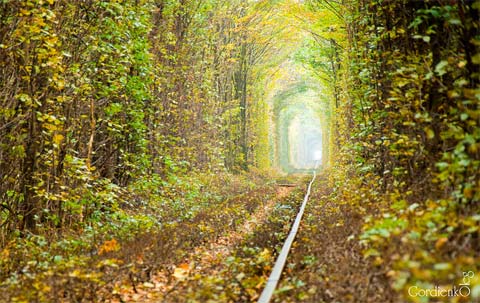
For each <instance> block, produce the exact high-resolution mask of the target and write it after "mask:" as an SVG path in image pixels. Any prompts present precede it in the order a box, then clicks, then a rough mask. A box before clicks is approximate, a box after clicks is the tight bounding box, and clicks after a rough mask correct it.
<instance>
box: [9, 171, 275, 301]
mask: <svg viewBox="0 0 480 303" xmlns="http://www.w3.org/2000/svg"><path fill="white" fill-rule="evenodd" d="M272 177H273V175H269V174H267V175H265V174H263V175H261V174H258V173H257V174H254V173H251V174H249V175H243V176H240V175H239V176H232V175H227V174H225V175H221V176H220V175H206V174H198V175H196V176H193V175H190V176H188V177H184V178H178V179H176V180H175V182H174V183H170V184H168V185H167V184H164V185H163V186H159V187H156V186H155V187H154V188H155V190H154V192H151V193H149V192H148V191H146V190H145V191H143V194H142V195H141V196H136V199H133V197H130V198H132V200H130V201H128V200H126V198H125V197H128V195H125V193H123V195H122V196H120V195H119V196H118V197H115V201H116V203H118V205H115V206H111V207H112V208H111V209H105V210H104V211H103V212H102V214H101V215H99V218H97V220H95V221H90V222H85V223H84V224H82V223H78V224H79V227H78V228H77V230H76V232H74V233H72V232H70V233H64V234H62V235H61V236H60V235H59V234H56V235H34V234H27V235H25V236H24V237H19V238H17V239H15V240H12V241H10V242H8V243H7V244H6V245H5V248H4V249H3V250H2V258H1V261H0V269H1V270H0V272H1V276H0V280H1V282H0V289H1V290H2V298H1V299H0V301H1V302H91V301H104V300H105V299H107V298H111V297H112V296H115V295H114V294H115V293H118V290H119V289H120V287H121V286H123V285H128V286H129V287H133V288H135V285H136V284H137V285H138V284H141V283H143V282H145V281H149V280H150V278H151V276H152V275H153V274H154V273H155V272H157V271H159V270H165V269H167V270H168V269H169V268H172V266H173V264H175V263H178V262H179V261H180V260H181V259H182V258H183V257H184V256H185V255H186V254H187V253H188V252H190V251H192V250H193V248H194V247H195V246H198V245H200V244H202V243H204V242H206V241H213V240H214V239H215V238H216V237H219V236H220V235H223V234H224V233H226V232H228V231H229V230H232V229H234V228H235V226H236V225H237V224H239V223H240V222H243V221H244V220H245V219H246V218H247V217H248V216H249V214H251V213H252V212H254V211H255V209H256V208H257V207H258V206H259V205H262V203H263V201H264V199H268V198H269V197H270V196H271V195H273V194H274V193H275V188H274V186H273V184H272V183H271V180H272ZM132 201H137V202H132ZM107 207H108V206H105V208H107Z"/></svg>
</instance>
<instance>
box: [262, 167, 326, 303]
mask: <svg viewBox="0 0 480 303" xmlns="http://www.w3.org/2000/svg"><path fill="white" fill-rule="evenodd" d="M316 177H317V173H316V171H315V170H314V171H313V176H312V180H311V181H310V183H308V187H307V192H306V194H305V197H304V198H303V203H302V205H301V207H300V210H299V211H298V213H297V217H296V218H295V222H294V223H293V226H292V228H291V229H290V233H289V234H288V237H287V239H286V240H285V243H284V244H283V247H282V250H281V251H280V254H279V255H278V257H277V260H276V261H275V265H274V266H273V269H272V272H271V273H270V276H269V277H268V280H267V283H266V285H265V288H264V289H263V291H262V294H261V295H260V297H259V299H258V303H269V302H270V300H271V299H272V297H273V293H274V291H275V289H276V288H277V284H278V281H280V277H281V275H282V271H283V268H284V267H285V263H286V261H287V257H288V253H289V252H290V248H291V247H292V244H293V241H294V240H295V237H296V235H297V232H298V228H299V227H300V222H301V220H302V217H303V213H304V212H305V207H306V205H307V202H308V198H309V197H310V192H311V188H312V184H313V182H314V181H315V179H316Z"/></svg>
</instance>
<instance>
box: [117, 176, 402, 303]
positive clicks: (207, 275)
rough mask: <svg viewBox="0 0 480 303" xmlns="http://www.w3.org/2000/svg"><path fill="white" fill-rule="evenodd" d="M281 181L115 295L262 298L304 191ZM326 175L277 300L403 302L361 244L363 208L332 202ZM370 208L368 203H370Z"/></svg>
mask: <svg viewBox="0 0 480 303" xmlns="http://www.w3.org/2000/svg"><path fill="white" fill-rule="evenodd" d="M303 183H304V181H301V182H300V180H299V184H301V185H297V186H296V187H283V186H278V187H277V192H276V195H275V196H274V198H271V199H269V200H268V201H267V202H266V203H264V204H263V205H262V206H259V207H258V208H257V209H256V210H255V212H253V213H252V214H251V216H250V217H249V218H248V219H246V220H245V221H244V222H242V223H241V224H238V226H236V227H235V228H234V229H233V230H231V231H228V232H226V233H225V234H224V235H222V236H220V237H217V238H215V239H212V240H211V241H209V242H206V243H204V244H203V245H200V246H198V247H194V248H193V249H192V250H191V251H190V252H189V253H188V254H186V255H185V257H184V258H183V259H182V260H180V261H179V262H178V263H177V264H176V265H174V266H173V268H170V270H162V271H159V272H157V273H156V274H154V275H153V276H152V277H151V279H150V281H148V282H145V283H143V284H139V285H138V286H137V287H135V288H132V287H131V286H130V285H128V284H125V285H123V286H122V287H121V289H122V290H121V291H120V292H119V294H120V295H119V296H118V297H117V298H116V299H113V300H111V301H110V302H116V303H119V302H255V301H256V300H257V299H258V297H259V295H260V293H261V291H262V288H263V286H264V284H265V281H266V279H267V278H268V275H269V273H270V271H271V268H272V266H273V264H274V262H275V259H276V255H277V253H278V252H279V250H280V248H281V246H282V244H283V241H284V239H285V237H286V235H287V234H288V231H289V229H290V225H291V223H292V221H293V219H294V216H295V214H296V212H297V211H298V207H299V205H300V203H301V200H302V197H303V195H304V186H303V185H304V184H303ZM326 183H327V181H326V176H325V175H320V177H319V178H318V180H317V181H316V182H315V183H314V186H313V191H312V195H311V198H310V201H309V203H308V204H307V209H306V212H305V216H304V218H303V221H302V224H301V228H300V232H299V234H298V235H297V239H296V241H295V243H294V245H293V249H292V251H291V253H290V255H289V257H288V261H287V265H286V268H285V270H284V274H283V277H282V280H281V281H280V283H279V285H278V288H277V291H276V294H275V296H274V300H273V302H317V303H321V302H397V301H396V300H397V298H395V297H393V296H392V294H393V293H394V292H393V291H392V290H391V289H390V286H389V284H388V279H387V273H386V272H385V270H383V269H382V266H381V264H374V262H371V261H367V260H365V259H364V258H363V255H362V251H361V247H359V244H358V239H357V237H358V235H359V234H360V232H361V225H362V222H363V221H362V215H361V214H360V213H359V211H358V210H356V209H352V207H349V205H348V203H347V202H346V203H344V204H338V203H333V202H332V200H331V199H329V194H330V189H329V188H328V186H327V184H326ZM367 211H368V210H367Z"/></svg>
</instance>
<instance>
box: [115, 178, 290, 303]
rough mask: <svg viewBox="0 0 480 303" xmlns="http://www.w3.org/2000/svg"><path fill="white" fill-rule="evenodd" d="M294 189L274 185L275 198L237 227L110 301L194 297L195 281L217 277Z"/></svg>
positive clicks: (168, 300)
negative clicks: (244, 242) (168, 268)
mask: <svg viewBox="0 0 480 303" xmlns="http://www.w3.org/2000/svg"><path fill="white" fill-rule="evenodd" d="M294 189H295V187H293V186H278V187H277V191H276V195H275V197H274V198H273V199H270V200H268V201H267V202H266V203H264V204H263V205H262V206H260V207H258V209H257V210H256V211H255V212H254V213H253V214H252V215H251V217H250V218H248V219H247V220H246V221H245V222H243V223H242V224H240V225H239V226H238V227H237V228H235V229H234V230H232V231H229V232H228V233H227V234H225V235H223V236H221V237H218V238H216V239H213V240H212V241H210V242H208V243H205V244H204V245H201V246H199V247H195V248H194V250H193V251H192V252H190V253H189V254H188V255H187V256H186V257H185V258H184V259H183V260H182V263H180V264H178V265H176V266H175V268H174V270H173V272H172V271H167V270H163V271H160V272H158V273H156V274H155V275H153V277H152V278H151V281H150V282H146V283H143V284H141V285H139V286H138V287H136V288H135V289H133V288H132V287H130V286H129V285H125V288H124V291H123V293H122V295H121V297H120V298H118V299H114V300H111V301H110V302H112V303H113V302H132V301H134V302H181V301H182V300H187V298H188V297H192V296H195V294H194V293H192V291H193V292H196V291H197V290H198V288H197V287H199V285H198V284H199V280H201V279H202V278H205V277H207V278H208V277H220V276H219V275H221V274H222V270H224V268H223V267H224V266H225V265H226V264H227V263H228V261H227V259H228V258H229V257H232V256H233V254H234V253H235V249H238V247H239V246H240V245H241V244H242V242H243V241H245V240H246V239H247V238H248V237H249V236H251V235H252V234H253V233H254V232H255V230H256V229H258V228H261V226H262V225H263V224H265V223H266V222H267V219H268V216H269V213H271V212H272V210H273V209H274V208H275V206H276V205H277V203H278V201H279V200H282V199H284V198H286V197H287V196H288V195H289V194H291V192H292V191H293V190H294ZM200 283H201V282H200ZM217 290H221V288H218V289H217ZM207 292H208V290H207ZM212 294H213V293H212ZM207 295H208V294H207ZM250 299H256V296H255V295H253V296H252V297H251V298H250Z"/></svg>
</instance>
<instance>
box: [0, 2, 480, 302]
mask: <svg viewBox="0 0 480 303" xmlns="http://www.w3.org/2000/svg"><path fill="white" fill-rule="evenodd" d="M479 13H480V4H479V2H478V1H470V0H424V1H416V0H399V1H394V0H304V1H295V0H257V1H254V0H249V1H244V0H229V1H223V0H111V1H105V0H3V1H0V292H1V293H2V296H3V298H1V297H0V302H56V301H55V300H57V301H58V302H67V301H69V302H83V301H85V302H92V301H103V300H107V299H106V298H112V296H113V297H115V296H117V295H118V290H117V288H115V287H114V286H113V285H117V284H118V283H120V282H119V281H123V280H125V281H130V282H128V283H130V284H131V285H133V288H134V289H135V292H137V289H136V288H135V287H136V286H135V285H137V284H138V283H140V282H138V281H142V282H143V281H148V279H149V278H150V277H151V275H152V273H153V272H155V271H159V270H165V271H167V272H168V270H169V268H170V267H169V266H171V265H168V264H174V263H175V262H177V263H178V262H180V260H181V259H182V258H184V256H185V254H186V252H187V251H189V250H192V249H193V248H192V247H196V246H199V245H200V244H201V243H204V242H208V241H210V240H211V239H216V238H217V237H218V236H219V234H221V232H222V231H225V230H229V229H230V228H235V224H237V223H238V222H240V221H241V220H243V219H245V218H244V217H245V216H250V215H251V214H252V213H253V212H255V210H254V209H255V208H254V207H253V206H249V205H250V204H249V203H253V202H252V201H254V200H255V199H260V197H264V198H262V199H265V200H268V199H269V198H268V197H270V196H271V195H272V193H274V191H275V190H274V189H273V185H272V184H274V182H275V181H274V180H276V178H283V177H284V176H285V175H286V173H299V174H302V173H307V172H309V171H311V170H312V169H314V168H317V169H319V170H321V171H324V172H325V174H326V175H327V177H325V178H326V179H328V186H329V190H330V194H329V197H330V198H331V199H332V201H335V203H337V204H339V205H348V207H350V208H351V209H356V210H358V211H359V213H360V216H361V217H362V225H361V234H360V235H358V237H357V236H352V241H354V242H355V243H357V244H358V245H360V247H361V248H362V254H363V256H362V257H363V258H364V260H365V262H370V263H368V264H371V266H372V268H379V273H380V274H379V275H380V276H381V277H383V278H384V280H385V281H388V283H389V284H388V287H389V288H388V290H385V291H387V292H390V293H392V294H395V295H394V296H393V297H392V298H397V299H396V300H398V301H395V302H406V301H409V302H410V301H411V302H431V298H430V299H429V298H427V297H425V298H423V299H422V300H423V301H422V300H420V299H419V298H413V297H411V296H409V294H408V291H407V290H408V289H409V287H411V286H412V285H421V286H422V287H424V288H428V287H433V285H438V284H442V285H444V284H448V283H450V284H451V283H452V282H451V281H452V279H457V278H455V277H457V275H458V274H461V273H473V276H471V277H470V276H469V283H470V284H469V290H470V291H471V297H470V298H469V299H470V300H471V302H474V300H479V298H480V240H479V233H480V213H479V205H480V204H479V200H480V126H479V123H480V86H479V85H480V83H479V82H480V81H479V80H480V50H479V48H480V22H479ZM279 182H280V181H279ZM257 192H261V193H258V196H255V198H252V199H250V198H245V197H244V196H242V195H247V196H248V195H249V194H251V195H257V194H255V193H257ZM242 197H243V198H242ZM242 199H244V200H242ZM232 201H233V202H232ZM255 201H256V200H255ZM258 201H260V200H258ZM258 201H257V202H258ZM257 202H255V203H257ZM258 203H260V202H258ZM262 203H263V202H262ZM252 205H253V204H252ZM259 205H260V204H259ZM242 216H243V217H242ZM242 218H243V219H242ZM237 221H238V222H237ZM316 222H317V223H316V224H321V220H320V219H318V220H317V221H316ZM272 224H273V223H272ZM285 224H286V223H285ZM312 224H313V223H312ZM280 225H282V224H280ZM273 233H274V232H271V234H273ZM352 243H353V242H352ZM318 245H320V244H318ZM352 245H353V244H352ZM272 250H273V249H272ZM256 255H257V257H258V256H264V255H265V256H266V255H267V254H264V255H262V254H261V253H260V252H258V253H257V254H256ZM274 255H275V253H272V254H271V256H270V255H269V258H273V256H274ZM265 258H266V257H265ZM268 260H270V259H268ZM268 262H270V261H268ZM307 263H308V262H307ZM255 264H256V263H255ZM268 266H270V265H268ZM177 268H180V267H177ZM178 272H179V271H175V272H174V275H175V274H176V275H179V274H178ZM259 272H260V274H259V273H255V274H256V275H258V276H259V277H260V278H258V280H255V281H256V282H255V283H253V282H250V284H248V283H247V282H245V283H244V284H242V283H243V281H247V280H246V279H244V278H243V276H240V278H238V279H237V280H241V281H240V282H238V281H237V282H235V283H237V284H239V285H241V287H240V289H241V290H238V292H239V293H241V295H239V294H237V293H235V292H234V291H231V292H226V293H227V294H228V295H229V296H230V297H215V298H216V299H215V300H218V301H225V302H229V300H230V302H232V301H235V302H241V301H242V300H246V299H240V298H246V297H248V298H250V299H251V300H252V301H254V299H252V298H255V295H253V294H254V293H256V292H258V289H259V288H260V286H261V285H263V284H264V282H265V279H266V278H265V274H264V272H263V271H262V270H260V271H259ZM241 273H242V274H245V273H247V270H245V273H244V272H241ZM239 275H240V274H239ZM469 275H470V274H469ZM122 279H123V280H122ZM137 282H138V283H137ZM145 283H148V282H145ZM130 284H129V285H130ZM146 285H148V284H146ZM235 285H236V284H235ZM252 285H253V286H252ZM295 287H297V286H295ZM298 287H299V288H301V287H302V285H300V284H299V286H298ZM317 291H318V292H321V291H324V290H320V289H318V290H317ZM306 293H307V292H306ZM112 294H113V295H112ZM205 296H207V295H206V294H205ZM242 296H243V297H242ZM307 297H308V296H306V297H305V298H307ZM202 298H205V297H202ZM219 298H220V299H219ZM221 298H223V299H221ZM299 298H300V297H299ZM299 298H297V299H296V300H301V299H299ZM250 299H249V300H250ZM437 299H439V300H445V302H447V301H446V300H448V299H449V298H437ZM457 299H458V298H455V300H457ZM82 300H83V301H82ZM305 300H307V299H305ZM392 300H394V299H392ZM429 300H430V301H429ZM205 302H206V301H205ZM332 302H334V301H332ZM352 302H353V301H352ZM392 302H394V301H392ZM452 302H466V301H461V299H458V301H452Z"/></svg>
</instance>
